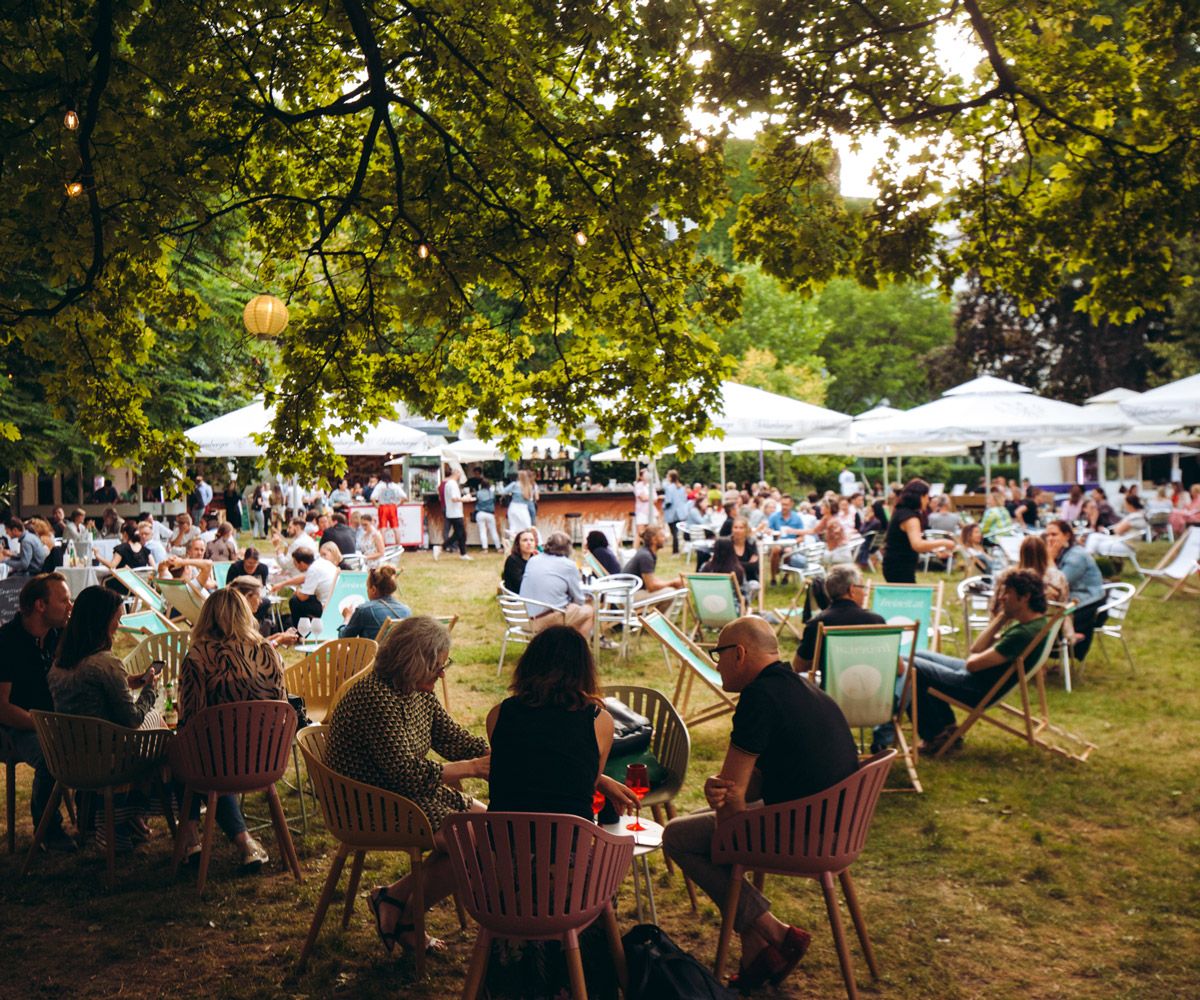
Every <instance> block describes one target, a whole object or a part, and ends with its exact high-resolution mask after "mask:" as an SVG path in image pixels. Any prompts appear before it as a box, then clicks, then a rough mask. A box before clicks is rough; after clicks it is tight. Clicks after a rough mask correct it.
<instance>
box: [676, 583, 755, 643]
mask: <svg viewBox="0 0 1200 1000" xmlns="http://www.w3.org/2000/svg"><path fill="white" fill-rule="evenodd" d="M683 579H684V582H685V583H686V584H687V590H688V607H689V608H690V609H691V612H692V614H693V615H695V618H696V623H695V625H693V626H692V631H691V636H690V637H691V639H692V640H693V641H695V640H697V639H698V638H703V636H704V631H705V629H715V630H716V631H717V632H720V631H721V629H723V628H724V627H725V626H726V625H728V624H729V623H730V622H731V621H734V620H735V619H737V618H740V617H742V615H744V614H746V599H745V597H743V596H742V588H741V587H739V586H738V580H737V574H736V573H685V574H684V577H683ZM726 588H728V589H726ZM718 600H719V601H722V602H723V604H722V607H721V610H720V611H718V610H717V609H716V607H715V603H716V601H718ZM706 605H707V606H706ZM726 609H728V612H727V611H726ZM699 645H701V646H705V645H712V644H711V643H704V642H700V643H699Z"/></svg>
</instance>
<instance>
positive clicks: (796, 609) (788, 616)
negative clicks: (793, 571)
mask: <svg viewBox="0 0 1200 1000" xmlns="http://www.w3.org/2000/svg"><path fill="white" fill-rule="evenodd" d="M780 568H781V569H782V568H783V567H780ZM797 580H799V583H798V584H797V585H796V592H795V593H794V594H792V600H791V602H790V603H789V604H788V606H787V607H786V608H772V609H771V610H770V611H768V612H767V613H766V614H765V615H764V616H763V617H765V618H766V619H767V621H768V622H770V621H771V615H774V616H775V617H776V618H777V619H778V621H776V622H771V624H772V625H774V626H775V636H776V638H779V639H782V638H783V630H784V629H787V630H788V631H789V632H791V633H792V636H793V638H795V640H796V641H797V642H799V641H800V640H801V639H803V638H804V605H803V604H802V603H801V602H802V601H803V600H804V595H805V594H807V593H808V583H809V578H808V577H806V576H800V575H797ZM760 593H761V591H760ZM797 622H799V624H797Z"/></svg>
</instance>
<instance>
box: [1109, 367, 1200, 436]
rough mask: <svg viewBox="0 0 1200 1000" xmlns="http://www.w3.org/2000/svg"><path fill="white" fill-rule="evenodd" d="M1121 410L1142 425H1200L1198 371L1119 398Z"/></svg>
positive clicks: (1199, 374) (1199, 377) (1199, 376)
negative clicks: (1123, 398) (1124, 397)
mask: <svg viewBox="0 0 1200 1000" xmlns="http://www.w3.org/2000/svg"><path fill="white" fill-rule="evenodd" d="M1119 405H1120V407H1121V409H1122V410H1123V411H1124V412H1125V413H1126V414H1127V415H1128V416H1130V417H1132V418H1133V419H1134V420H1138V421H1141V422H1142V423H1144V424H1176V425H1178V424H1187V425H1188V426H1195V425H1197V424H1200V372H1198V373H1197V374H1195V375H1189V376H1188V377H1187V378H1181V379H1179V381H1177V382H1169V383H1168V384H1167V385H1160V386H1159V387H1158V388H1157V389H1149V390H1147V391H1146V392H1143V393H1140V394H1139V395H1138V396H1136V397H1135V398H1133V399H1128V400H1124V401H1122V402H1121V403H1120V404H1119Z"/></svg>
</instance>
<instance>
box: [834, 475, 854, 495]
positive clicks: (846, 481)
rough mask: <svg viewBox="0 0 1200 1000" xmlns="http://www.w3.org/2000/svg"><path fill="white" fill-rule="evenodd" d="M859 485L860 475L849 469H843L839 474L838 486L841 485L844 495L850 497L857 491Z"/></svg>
mask: <svg viewBox="0 0 1200 1000" xmlns="http://www.w3.org/2000/svg"><path fill="white" fill-rule="evenodd" d="M857 485H858V477H857V476H856V475H855V474H854V473H853V472H851V471H850V470H849V469H843V470H842V471H841V473H839V475H838V486H840V487H841V490H842V496H844V497H848V496H850V495H851V494H853V493H854V492H855V489H854V488H855V487H856V486H857Z"/></svg>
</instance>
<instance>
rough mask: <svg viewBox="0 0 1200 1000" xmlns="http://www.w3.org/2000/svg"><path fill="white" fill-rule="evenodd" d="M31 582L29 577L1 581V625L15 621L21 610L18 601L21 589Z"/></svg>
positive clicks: (16, 577) (15, 577)
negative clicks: (14, 618)
mask: <svg viewBox="0 0 1200 1000" xmlns="http://www.w3.org/2000/svg"><path fill="white" fill-rule="evenodd" d="M28 582H29V577H27V576H14V577H9V578H8V579H5V580H0V624H7V623H8V622H10V621H12V620H13V617H14V616H15V615H16V613H17V611H18V609H19V602H18V599H19V598H20V596H21V588H22V587H24V586H25V584H26V583H28Z"/></svg>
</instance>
